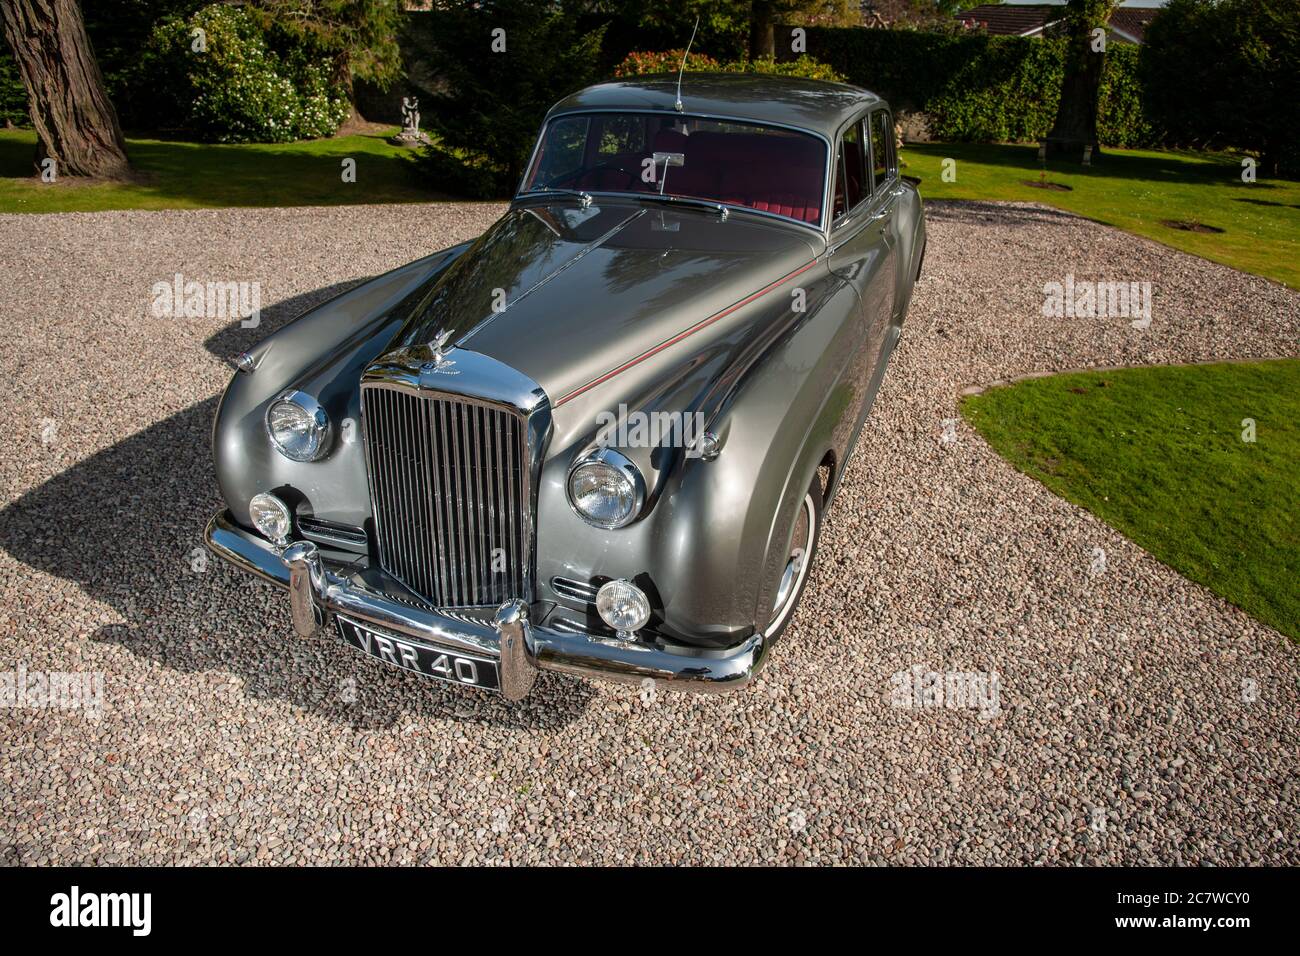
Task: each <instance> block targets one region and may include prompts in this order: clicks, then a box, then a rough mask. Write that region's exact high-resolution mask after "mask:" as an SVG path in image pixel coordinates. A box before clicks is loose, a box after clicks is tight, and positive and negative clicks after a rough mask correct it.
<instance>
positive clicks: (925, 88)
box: [808, 27, 1156, 147]
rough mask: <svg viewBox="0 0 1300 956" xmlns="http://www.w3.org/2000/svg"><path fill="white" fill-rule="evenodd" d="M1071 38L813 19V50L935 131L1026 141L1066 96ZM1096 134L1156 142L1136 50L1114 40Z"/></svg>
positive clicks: (952, 137)
mask: <svg viewBox="0 0 1300 956" xmlns="http://www.w3.org/2000/svg"><path fill="white" fill-rule="evenodd" d="M1064 44H1065V41H1064V40H1063V39H1052V40H1040V39H1034V38H1031V37H1004V36H988V35H987V34H965V35H954V34H943V33H922V32H919V31H913V30H866V29H861V28H857V27H848V28H845V27H810V28H809V29H808V55H809V56H812V57H815V58H816V59H818V60H820V61H822V62H823V63H827V64H829V65H830V66H831V67H833V68H834V69H836V70H837V71H839V72H840V73H842V74H844V76H845V77H847V79H848V82H850V83H855V84H857V85H858V86H863V87H866V88H867V89H869V90H872V91H873V92H875V93H879V94H880V95H881V96H883V97H885V99H887V100H888V101H889V102H890V105H891V106H893V108H894V109H895V111H898V110H909V111H919V112H923V113H926V114H928V115H929V117H930V133H931V135H932V136H934V137H935V138H936V139H941V140H948V141H954V142H1023V141H1033V140H1040V139H1043V138H1044V137H1046V136H1047V133H1048V131H1049V130H1050V129H1051V127H1052V122H1053V121H1054V120H1055V118H1056V106H1057V102H1058V100H1059V99H1060V96H1061V79H1062V76H1063V74H1064V64H1065V54H1064ZM1105 56H1106V66H1105V70H1104V72H1103V73H1102V88H1101V100H1100V103H1099V109H1098V135H1099V137H1100V139H1101V141H1102V143H1103V144H1105V145H1107V146H1119V147H1138V146H1147V145H1152V144H1153V143H1154V142H1155V139H1156V137H1155V135H1154V133H1153V131H1152V129H1151V127H1150V126H1149V125H1148V124H1147V123H1146V121H1145V120H1144V119H1143V116H1142V104H1141V87H1140V85H1139V83H1138V77H1137V60H1138V49H1137V47H1134V46H1128V45H1123V44H1120V43H1115V42H1111V43H1109V44H1108V45H1107V50H1106V54H1105Z"/></svg>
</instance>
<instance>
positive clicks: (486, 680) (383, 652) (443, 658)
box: [335, 616, 501, 690]
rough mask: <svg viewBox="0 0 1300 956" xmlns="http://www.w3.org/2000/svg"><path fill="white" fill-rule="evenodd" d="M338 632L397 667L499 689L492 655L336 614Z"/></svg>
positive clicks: (499, 685) (451, 680)
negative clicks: (424, 641)
mask: <svg viewBox="0 0 1300 956" xmlns="http://www.w3.org/2000/svg"><path fill="white" fill-rule="evenodd" d="M335 620H336V621H337V622H338V629H339V636H340V637H342V638H343V640H344V641H346V642H347V643H348V644H351V645H352V646H353V647H355V648H356V649H357V650H359V651H361V652H363V653H365V654H369V655H370V656H371V657H377V658H379V659H380V660H381V661H384V662H385V663H388V664H392V665H393V666H394V667H401V668H404V669H406V670H408V671H415V672H416V673H417V674H423V675H424V676H425V677H433V678H436V679H437V680H445V681H449V682H450V683H453V684H468V685H469V686H471V687H484V688H487V689H488V690H500V689H501V679H500V676H499V674H498V671H497V662H496V661H494V660H492V659H491V658H489V657H475V656H471V655H468V654H462V653H461V652H460V651H454V650H450V649H448V648H445V647H433V646H431V645H429V644H417V643H415V642H414V641H408V640H406V639H405V638H402V637H398V636H397V635H396V634H388V633H382V632H380V631H376V630H372V629H371V628H369V627H366V626H365V625H363V624H358V623H356V622H355V621H349V620H347V619H346V618H343V617H337V616H336V617H335Z"/></svg>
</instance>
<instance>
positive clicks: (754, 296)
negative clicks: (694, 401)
mask: <svg viewBox="0 0 1300 956" xmlns="http://www.w3.org/2000/svg"><path fill="white" fill-rule="evenodd" d="M816 264H817V260H816V259H814V260H812V261H811V262H809V263H806V264H805V265H802V266H800V267H799V268H798V269H795V270H794V271H793V272H790V273H787V274H786V275H783V276H782V277H781V278H779V279H777V280H776V281H775V282H772V283H771V284H769V285H766V286H764V287H763V288H761V289H759V290H758V291H757V292H753V293H751V294H749V295H747V296H745V298H743V299H741V300H740V301H739V302H737V303H735V304H733V305H729V306H727V307H726V308H725V309H723V310H722V311H721V312H715V313H713V315H711V316H709V317H708V318H706V319H701V320H700V321H699V322H696V323H695V324H694V325H692V326H691V327H690V328H688V329H686V330H684V331H682V332H678V333H677V334H676V335H674V336H673V337H672V338H670V339H667V340H665V341H663V342H660V343H659V344H658V345H656V346H655V347H654V348H651V349H647V350H646V351H644V352H642V353H641V354H640V355H638V356H637V357H636V358H634V359H630V360H628V361H627V362H624V363H623V364H622V365H620V366H619V367H618V368H615V369H611V370H610V371H608V372H606V373H605V374H604V375H601V376H600V377H599V378H593V379H592V380H591V381H590V382H588V383H587V384H586V385H582V386H580V387H578V388H575V389H574V390H573V391H571V392H569V394H567V395H565V396H564V397H563V398H561V399H560V400H559V401H558V402H556V403H555V407H556V408H559V407H560V406H561V405H563V404H564V403H565V402H567V401H569V399H571V398H577V397H578V396H579V395H581V394H582V393H583V392H586V391H588V390H590V389H593V388H595V387H596V386H597V385H600V384H602V383H604V382H608V381H609V380H610V379H611V378H613V377H614V376H615V375H618V374H620V373H622V372H626V371H627V370H628V369H630V368H632V367H633V366H634V365H639V364H640V363H642V362H644V361H645V360H646V359H648V358H650V357H651V356H652V355H658V354H659V353H660V352H662V351H663V350H664V349H666V348H668V347H669V346H671V345H676V344H677V343H678V342H680V341H681V340H682V339H684V338H686V337H688V336H691V335H694V334H695V333H696V332H698V331H699V330H700V329H702V328H705V327H706V326H709V325H712V324H713V323H714V322H717V321H718V320H719V319H723V318H726V317H727V316H729V315H731V313H733V312H735V311H736V310H737V309H740V308H744V307H745V306H747V305H749V303H751V302H753V301H754V300H755V299H759V298H762V297H763V296H765V295H767V294H768V293H769V292H771V291H772V290H773V289H775V288H776V287H777V286H779V285H783V284H784V283H786V282H789V281H790V280H791V279H793V278H794V277H795V276H797V275H801V274H803V273H805V272H807V271H808V270H809V269H811V268H812V267H813V266H815V265H816Z"/></svg>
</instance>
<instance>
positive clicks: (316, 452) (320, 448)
mask: <svg viewBox="0 0 1300 956" xmlns="http://www.w3.org/2000/svg"><path fill="white" fill-rule="evenodd" d="M266 433H267V434H268V435H270V436H271V442H272V444H274V445H275V447H276V448H277V449H279V451H280V454H282V455H284V457H285V458H289V459H291V460H293V461H316V460H318V459H320V458H324V457H325V453H326V452H328V451H329V446H330V419H329V416H328V415H326V414H325V409H323V408H321V406H320V403H319V402H317V401H316V399H314V398H312V397H311V396H310V395H307V394H305V393H303V392H286V393H285V394H283V395H281V396H280V397H279V398H277V399H276V400H275V401H274V402H272V403H271V407H270V408H268V409H267V410H266Z"/></svg>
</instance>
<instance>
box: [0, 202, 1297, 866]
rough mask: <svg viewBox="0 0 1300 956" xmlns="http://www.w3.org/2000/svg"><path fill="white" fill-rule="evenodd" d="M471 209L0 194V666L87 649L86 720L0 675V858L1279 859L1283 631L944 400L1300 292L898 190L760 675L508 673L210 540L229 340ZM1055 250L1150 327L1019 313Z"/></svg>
mask: <svg viewBox="0 0 1300 956" xmlns="http://www.w3.org/2000/svg"><path fill="white" fill-rule="evenodd" d="M499 211H500V207H499V206H492V205H440V206H427V207H416V206H399V207H356V208H331V209H270V210H261V209H256V210H254V209H249V210H219V211H172V212H113V213H97V214H80V213H72V214H65V215H59V216H35V215H33V216H12V215H9V216H0V262H4V263H5V266H4V276H5V283H4V285H5V295H4V298H3V302H2V303H0V314H2V315H3V328H4V330H5V333H6V334H5V335H4V336H3V338H0V373H2V375H3V385H2V386H0V422H3V426H4V441H3V444H2V445H0V671H16V670H17V669H19V668H24V669H26V671H28V672H37V671H46V672H56V671H57V672H62V671H77V672H92V673H94V672H100V673H102V675H103V681H104V685H103V712H102V715H101V716H99V717H98V718H97V719H96V718H93V717H91V716H88V715H86V714H83V713H81V712H79V711H73V710H60V709H38V708H23V709H13V708H10V709H2V710H0V727H2V728H3V730H2V734H0V747H2V748H3V749H2V751H0V797H2V800H0V863H16V862H22V863H56V862H57V863H89V862H96V863H127V862H149V863H155V862H157V863H210V862H216V863H225V862H239V863H243V862H253V861H256V862H268V863H270V862H276V863H301V862H325V861H347V862H356V863H383V862H398V863H420V862H444V863H456V862H465V863H520V862H541V861H546V862H595V863H633V862H640V863H669V862H672V863H677V862H693V863H713V862H718V863H757V862H776V861H784V862H794V863H836V862H854V863H942V862H960V863H1086V864H1110V863H1136V864H1154V863H1175V864H1201V863H1216V864H1227V863H1290V864H1296V863H1300V848H1298V847H1297V829H1298V828H1297V808H1298V806H1300V786H1298V783H1297V753H1300V735H1298V734H1297V723H1298V722H1300V693H1298V688H1297V672H1298V664H1300V653H1298V652H1297V648H1296V647H1295V646H1293V645H1291V644H1289V643H1288V642H1287V641H1285V640H1284V639H1282V638H1281V637H1280V636H1279V635H1278V634H1277V633H1276V632H1274V631H1272V630H1270V629H1268V628H1267V627H1264V626H1263V625H1261V624H1257V623H1256V622H1255V621H1253V620H1252V619H1251V618H1249V617H1247V616H1246V615H1245V614H1243V613H1242V612H1240V611H1238V610H1236V609H1234V608H1232V607H1230V606H1228V605H1227V604H1225V603H1224V602H1223V601H1221V600H1219V599H1218V598H1216V597H1214V596H1213V595H1211V594H1210V593H1208V592H1207V591H1205V590H1204V589H1203V588H1201V587H1199V586H1197V585H1194V584H1191V583H1189V582H1188V581H1186V580H1184V579H1183V578H1182V577H1180V576H1179V575H1178V574H1176V573H1174V572H1173V571H1171V570H1169V569H1168V568H1166V567H1165V566H1163V565H1162V564H1160V563H1158V562H1157V561H1155V560H1154V559H1152V558H1151V557H1149V556H1148V555H1147V554H1145V553H1144V552H1143V551H1141V550H1140V549H1139V548H1137V547H1136V546H1134V545H1133V544H1131V543H1129V542H1128V541H1127V540H1126V539H1125V538H1123V537H1122V536H1120V535H1119V534H1117V533H1116V532H1114V531H1112V530H1111V529H1110V528H1108V527H1107V526H1105V525H1103V524H1101V523H1100V522H1098V521H1097V520H1095V519H1093V518H1092V517H1090V516H1089V515H1088V514H1086V513H1084V512H1083V511H1081V510H1079V509H1078V508H1075V507H1074V506H1072V505H1070V504H1068V503H1066V502H1064V501H1062V500H1060V499H1058V498H1056V497H1055V496H1053V495H1052V494H1051V493H1049V492H1048V491H1046V490H1045V489H1044V488H1042V487H1041V486H1040V485H1038V484H1036V483H1035V482H1033V481H1031V480H1029V479H1027V478H1025V477H1023V476H1021V475H1019V474H1018V473H1016V472H1015V471H1013V470H1012V469H1011V468H1010V467H1009V466H1008V465H1007V464H1005V463H1004V462H1003V461H1002V460H1001V459H999V458H998V457H997V456H996V455H995V454H993V453H992V452H991V451H990V450H989V449H988V448H987V446H986V445H985V444H984V443H983V442H982V441H981V440H980V439H979V437H978V436H977V435H975V434H974V433H973V432H972V431H970V430H969V429H968V428H967V427H966V426H965V425H964V424H963V423H961V422H960V421H954V419H956V418H957V413H956V410H955V409H956V397H957V395H958V393H959V391H960V390H961V389H962V388H963V387H964V386H967V385H971V384H980V383H983V384H987V383H989V382H991V381H993V380H996V379H1001V378H1007V377H1010V376H1014V375H1018V374H1023V373H1026V372H1031V371H1036V370H1053V369H1066V368H1074V367H1079V366H1087V365H1098V364H1105V365H1111V364H1143V363H1163V362H1182V361H1191V360H1203V359H1213V358H1227V357H1231V358H1246V357H1263V356H1275V355H1283V354H1296V353H1297V352H1298V351H1300V349H1298V348H1297V343H1298V342H1300V296H1297V295H1296V294H1294V293H1292V292H1288V291H1287V290H1285V289H1283V288H1280V287H1278V286H1276V285H1273V284H1271V283H1269V282H1267V281H1265V280H1262V279H1257V278H1253V277H1250V276H1246V275H1242V274H1240V273H1237V272H1234V271H1232V270H1230V269H1227V268H1225V267H1222V266H1218V265H1214V264H1212V263H1209V262H1204V261H1201V260H1199V259H1195V258H1192V257H1190V256H1186V255H1183V254H1181V253H1178V252H1174V251H1173V250H1170V249H1167V248H1164V247H1161V246H1158V245H1155V244H1153V243H1150V242H1147V241H1145V240H1142V239H1137V238H1134V237H1131V236H1128V235H1125V234H1123V233H1120V232H1117V231H1114V230H1111V229H1109V228H1106V227H1103V226H1099V225H1096V224H1093V223H1090V222H1086V221H1084V220H1081V219H1077V218H1074V217H1071V216H1069V215H1066V214H1064V213H1061V212H1057V211H1053V210H1049V209H1045V208H1040V207H1036V206H1031V205H1000V204H967V205H945V204H940V203H933V204H930V206H929V207H928V213H929V223H930V245H929V252H928V254H927V258H926V262H925V270H926V272H925V276H924V278H923V279H922V281H921V283H920V284H919V286H918V288H917V290H916V296H915V300H914V303H913V307H912V314H911V316H910V318H909V323H908V327H907V331H906V332H905V334H904V337H903V340H902V343H901V345H900V348H899V352H898V353H897V354H896V356H895V360H894V364H893V366H892V367H891V369H890V372H889V374H888V376H887V377H886V380H885V386H884V389H883V391H882V393H881V397H880V401H879V402H878V403H877V406H876V409H875V411H874V412H873V413H872V417H871V420H870V421H869V423H868V426H867V429H866V431H865V433H864V436H863V440H862V443H861V445H860V447H859V450H858V452H857V454H856V456H855V458H854V460H853V461H852V463H851V466H850V472H849V475H848V477H847V479H846V484H845V486H844V489H843V494H842V495H841V497H840V499H839V500H838V502H837V504H836V506H835V508H834V509H833V510H832V511H831V513H830V515H829V522H828V524H827V526H826V529H825V532H824V537H823V539H822V550H821V553H820V560H819V563H818V564H817V566H816V567H815V569H814V571H813V575H812V578H811V583H810V586H809V590H808V593H807V597H806V599H805V602H804V604H803V606H802V608H801V610H800V612H799V614H798V615H797V617H796V618H795V621H794V624H793V626H792V628H791V630H790V631H789V632H788V635H787V637H786V638H785V639H784V641H783V642H782V643H781V644H780V645H779V646H778V648H777V649H776V650H775V652H774V653H773V655H772V656H771V658H770V662H769V666H768V668H767V670H766V671H765V672H764V674H763V676H762V677H761V678H760V679H759V680H758V681H757V682H756V683H755V685H754V686H753V687H752V688H750V689H749V690H747V691H744V692H741V693H738V694H734V695H729V696H723V697H718V698H701V697H683V696H676V695H666V694H659V695H656V696H651V697H647V698H643V697H642V696H641V693H640V691H639V690H638V688H636V687H629V686H621V685H596V684H592V683H586V682H582V681H579V680H575V679H571V678H567V677H563V676H559V675H553V674H545V675H543V676H542V677H541V678H540V679H539V681H538V683H537V687H536V689H535V690H534V692H533V694H532V696H531V697H530V698H528V699H527V700H526V701H525V702H524V703H523V704H522V705H519V706H511V705H508V704H506V703H505V702H504V701H502V700H501V699H499V698H495V697H491V696H487V695H484V694H481V693H480V692H474V691H471V692H461V691H457V690H455V689H446V688H444V687H442V686H440V685H437V684H434V683H431V682H428V681H425V680H422V679H420V678H418V677H415V676H410V675H406V674H404V673H402V672H399V671H396V670H393V669H390V668H387V667H385V666H384V665H382V664H380V663H376V662H372V661H370V660H368V659H365V658H363V657H361V656H360V655H358V654H356V653H354V652H352V651H350V650H349V649H347V648H345V647H343V646H341V645H339V644H336V643H334V642H332V641H326V640H322V641H316V642H302V641H299V640H298V639H296V638H295V637H294V635H293V631H292V628H291V625H290V622H289V615H288V607H287V602H286V600H285V599H284V596H283V594H281V593H278V592H276V591H274V590H272V589H271V588H269V587H266V586H264V585H261V584H259V583H257V582H255V581H253V580H251V579H249V578H247V577H245V576H243V575H241V574H238V573H237V572H235V571H233V570H230V569H227V568H226V567H224V566H222V565H220V564H218V563H216V562H215V561H214V562H212V563H211V564H208V563H207V562H206V555H205V554H204V552H203V551H202V550H201V535H202V530H203V525H204V523H205V521H206V520H207V518H208V517H209V515H210V514H211V513H212V512H213V511H214V510H215V509H216V508H217V507H218V505H219V500H218V496H217V493H216V488H215V483H214V480H213V477H212V471H211V466H210V459H209V447H208V432H209V426H210V422H211V418H212V413H213V410H214V407H215V403H216V397H217V396H218V395H219V393H220V390H221V389H222V388H223V386H224V385H225V383H226V381H227V379H228V378H229V376H230V374H231V372H230V366H229V365H228V359H229V358H230V357H231V356H233V355H234V354H236V353H237V352H238V351H240V349H241V348H242V347H244V346H245V345H246V344H248V343H250V342H252V341H255V340H256V339H257V338H259V337H261V336H262V335H264V334H265V333H266V331H267V330H268V329H269V328H273V327H274V326H275V325H277V324H278V323H280V322H283V321H285V320H286V319H288V318H290V317H292V316H293V315H296V314H297V313H298V312H299V311H301V310H302V309H303V308H304V307H305V306H307V305H309V304H311V303H313V302H315V301H318V300H320V299H321V298H323V297H324V296H326V295H328V294H330V293H331V292H333V291H336V290H338V289H340V288H343V287H346V285H347V284H349V283H351V282H354V281H356V280H357V279H359V278H361V277H364V276H367V275H371V274H374V273H377V272H380V271H382V270H385V269H388V268H391V267H393V266H396V265H398V264H400V263H403V262H406V261H408V260H410V259H413V258H415V257H417V256H419V255H422V254H424V253H426V252H430V251H433V250H435V249H437V248H440V247H443V246H446V245H448V244H450V243H452V242H455V241H459V240H461V239H465V238H468V237H470V236H473V235H475V234H477V233H478V232H480V231H481V230H482V229H483V228H484V227H485V226H486V225H487V224H488V223H489V222H491V221H492V220H493V219H494V218H495V216H496V215H497V214H498V213H499ZM178 272H179V273H181V274H183V275H184V276H185V277H186V278H197V279H201V280H223V279H229V280H247V281H253V280H256V281H258V282H260V283H261V288H262V297H263V303H264V305H265V306H267V307H266V308H265V311H264V314H263V326H262V328H260V329H257V330H242V329H240V328H238V327H237V326H236V327H234V328H231V327H230V325H229V323H226V322H223V321H222V320H219V319H213V320H208V319H169V318H162V319H160V318H155V317H153V316H152V315H151V313H150V308H149V307H150V302H151V291H150V290H151V286H152V285H153V284H154V283H155V282H158V281H170V280H171V278H172V276H173V275H174V274H175V273H178ZM1067 274H1073V275H1074V276H1075V277H1076V279H1089V278H1092V279H1110V280H1130V279H1131V280H1138V281H1150V282H1152V283H1153V286H1154V314H1153V321H1152V323H1151V325H1150V327H1149V328H1147V329H1144V330H1139V329H1135V328H1133V327H1131V326H1130V324H1129V322H1128V320H1127V319H1123V318H1118V319H1093V320H1085V319H1047V318H1044V317H1043V316H1042V304H1043V284H1044V283H1045V282H1048V281H1051V280H1055V281H1060V282H1064V281H1065V278H1066V275H1067ZM1245 414H1246V412H1245V411H1243V416H1244V415H1245ZM945 420H946V422H947V424H945ZM1097 549H1100V552H1099V551H1098V550H1097ZM1099 553H1100V554H1101V555H1102V558H1101V559H1099V558H1098V554H1099ZM1102 565H1104V567H1103V566H1102ZM913 668H916V669H917V671H913V670H912V669H913ZM930 671H933V672H937V673H948V672H962V673H966V672H969V673H975V674H978V675H983V677H984V679H985V680H991V679H992V674H993V673H996V675H997V680H998V685H997V686H998V696H997V697H996V699H994V700H993V701H992V703H993V705H994V706H991V707H989V706H981V707H973V706H959V707H954V706H947V705H945V706H919V707H918V706H911V707H903V706H898V703H899V702H898V701H897V700H896V699H895V698H896V694H897V687H896V685H897V682H898V680H899V678H897V677H896V675H898V674H899V672H906V674H908V675H911V674H913V673H924V672H930ZM908 679H910V677H909V678H908ZM952 703H953V698H952V697H951V696H949V698H948V700H947V704H952ZM957 703H961V701H960V700H959V701H957ZM967 703H969V702H967Z"/></svg>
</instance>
